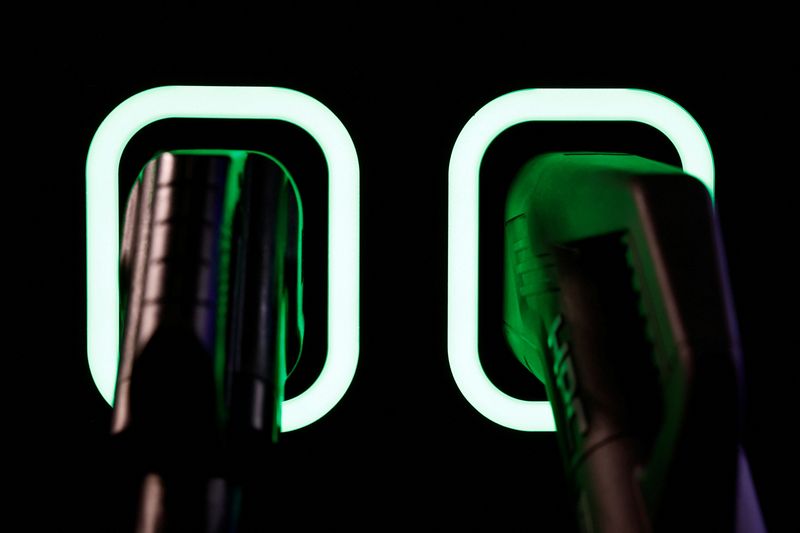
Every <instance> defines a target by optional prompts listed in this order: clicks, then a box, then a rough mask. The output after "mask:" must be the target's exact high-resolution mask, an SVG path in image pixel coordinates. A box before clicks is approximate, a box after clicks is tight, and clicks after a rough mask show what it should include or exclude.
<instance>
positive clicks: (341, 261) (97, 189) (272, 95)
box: [86, 86, 360, 431]
mask: <svg viewBox="0 0 800 533" xmlns="http://www.w3.org/2000/svg"><path fill="white" fill-rule="evenodd" d="M167 118H203V119H207V118H220V119H265V120H282V121H286V122H290V123H292V124H295V125H297V126H299V127H300V128H302V129H304V130H305V131H306V132H308V133H309V134H310V135H311V136H312V137H313V138H314V139H315V140H316V141H317V143H319V145H320V148H321V149H322V152H323V154H324V156H325V160H326V162H327V165H328V202H329V204H328V213H329V214H328V249H329V250H330V252H329V256H328V280H329V283H328V311H327V316H328V354H327V358H326V360H325V365H324V366H323V368H322V371H321V373H320V376H319V377H318V378H317V380H316V381H315V382H314V383H313V384H312V385H311V386H310V387H309V388H308V389H307V390H306V391H304V392H303V393H302V394H300V395H298V396H296V397H295V398H292V399H290V400H286V401H285V402H284V405H283V428H282V429H283V431H291V430H294V429H298V428H301V427H304V426H306V425H308V424H311V423H312V422H314V421H315V420H317V419H319V418H320V417H322V416H324V415H325V414H326V413H328V412H329V411H330V410H331V409H332V408H333V407H334V406H335V405H336V404H337V403H338V402H339V400H341V398H342V397H343V396H344V394H345V392H346V391H347V389H348V387H349V386H350V383H351V382H352V379H353V376H354V375H355V370H356V366H357V363H358V352H359V276H360V274H359V241H360V221H359V164H358V156H357V154H356V150H355V146H354V145H353V141H352V139H351V138H350V135H349V133H348V132H347V129H346V128H345V127H344V125H343V124H342V123H341V121H340V120H339V119H338V118H337V117H336V115H334V114H333V113H332V112H331V111H330V110H329V109H328V108H327V107H325V106H324V105H322V104H321V103H320V102H318V101H317V100H315V99H313V98H311V97H310V96H308V95H305V94H303V93H300V92H297V91H293V90H290V89H284V88H279V87H203V86H169V87H158V88H154V89H150V90H147V91H143V92H141V93H138V94H136V95H134V96H132V97H131V98H129V99H127V100H125V101H124V102H122V103H121V104H119V106H117V107H116V108H115V109H114V110H113V111H112V112H111V113H110V114H109V115H108V116H107V117H106V118H105V120H103V122H102V123H101V124H100V126H99V127H98V129H97V132H96V133H95V136H94V138H93V139H92V143H91V145H90V147H89V153H88V155H87V161H86V257H87V264H86V276H87V316H86V322H87V326H86V327H87V331H86V335H87V357H88V360H89V368H90V371H91V373H92V377H93V379H94V381H95V384H96V385H97V388H98V390H99V391H100V393H101V395H102V396H103V397H104V398H105V399H106V401H107V402H108V403H109V404H111V403H112V402H113V395H114V383H115V381H116V373H117V365H118V359H119V357H118V354H119V268H118V264H119V205H118V203H119V201H118V186H119V162H120V159H121V157H122V152H123V150H124V148H125V146H126V145H127V144H128V142H129V141H130V139H131V138H132V137H133V136H134V135H135V134H136V133H137V132H138V131H139V130H141V129H142V128H144V127H145V126H147V125H148V124H150V123H152V122H155V121H157V120H162V119H167Z"/></svg>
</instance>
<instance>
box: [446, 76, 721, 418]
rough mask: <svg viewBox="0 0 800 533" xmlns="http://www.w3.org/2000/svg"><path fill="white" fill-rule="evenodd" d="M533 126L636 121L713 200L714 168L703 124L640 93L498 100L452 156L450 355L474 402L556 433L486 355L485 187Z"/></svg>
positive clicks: (531, 92) (535, 94) (551, 93)
mask: <svg viewBox="0 0 800 533" xmlns="http://www.w3.org/2000/svg"><path fill="white" fill-rule="evenodd" d="M532 121H571V122H574V121H606V122H609V121H611V122H616V121H635V122H641V123H644V124H647V125H650V126H652V127H654V128H656V129H658V130H659V131H661V132H662V133H663V134H664V135H665V136H666V137H667V138H668V139H669V140H670V142H672V144H673V145H675V148H676V150H677V152H678V156H679V157H680V160H681V164H682V166H683V170H684V171H685V172H686V173H688V174H690V175H693V176H695V177H696V178H698V179H700V181H702V182H703V183H704V184H705V185H706V187H708V189H709V191H710V192H711V194H712V197H713V191H714V160H713V157H712V155H711V148H710V147H709V145H708V141H707V139H706V137H705V134H704V133H703V130H702V129H701V128H700V126H699V125H698V124H697V122H696V121H695V120H694V119H693V118H692V117H691V115H689V114H688V113H687V112H686V111H685V110H684V109H683V108H682V107H680V106H679V105H677V104H676V103H675V102H673V101H672V100H669V99H668V98H665V97H664V96H661V95H659V94H656V93H653V92H649V91H643V90H636V89H525V90H521V91H516V92H512V93H508V94H505V95H503V96H500V97H498V98H496V99H495V100H492V101H491V102H489V103H488V104H486V105H485V106H484V107H482V108H481V109H480V110H478V112H477V113H475V115H474V116H473V117H472V118H470V120H469V121H468V122H467V123H466V125H465V126H464V128H463V129H462V130H461V133H460V134H459V136H458V138H457V139H456V142H455V145H454V146H453V151H452V154H451V156H450V167H449V190H448V252H447V254H448V260H447V263H448V267H447V268H448V273H447V302H448V306H447V352H448V359H449V362H450V369H451V371H452V374H453V378H454V380H455V382H456V384H457V386H458V388H459V390H460V391H461V393H462V394H463V395H464V397H465V398H466V399H467V401H468V402H469V403H470V404H471V405H472V406H473V407H474V408H475V409H476V410H478V411H479V412H480V413H481V414H483V415H484V416H485V417H487V418H489V419H490V420H492V421H494V422H496V423H497V424H500V425H502V426H505V427H508V428H512V429H517V430H520V431H555V422H554V420H553V414H552V411H551V409H550V405H549V402H546V401H538V402H537V401H524V400H520V399H517V398H514V397H512V396H509V395H507V394H505V393H503V392H502V391H500V390H499V389H497V387H495V386H494V384H493V383H492V382H491V381H490V380H489V378H488V377H487V376H486V374H485V373H484V372H483V368H482V367H481V363H480V356H479V354H478V235H479V221H478V213H479V180H480V165H481V161H482V159H483V155H484V153H485V152H486V150H487V148H488V147H489V145H490V144H491V143H492V141H493V140H494V139H495V138H496V137H497V136H498V135H500V133H502V132H503V131H505V130H507V129H508V128H510V127H512V126H515V125H517V124H521V123H524V122H532Z"/></svg>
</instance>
